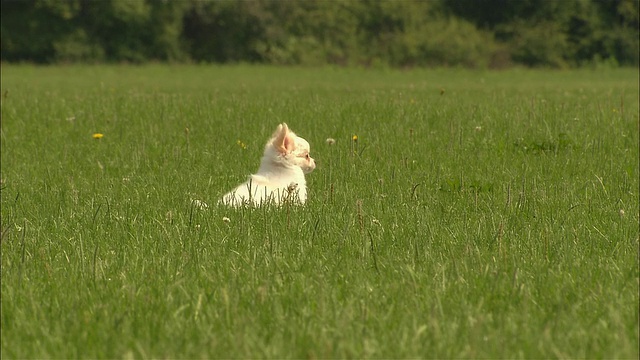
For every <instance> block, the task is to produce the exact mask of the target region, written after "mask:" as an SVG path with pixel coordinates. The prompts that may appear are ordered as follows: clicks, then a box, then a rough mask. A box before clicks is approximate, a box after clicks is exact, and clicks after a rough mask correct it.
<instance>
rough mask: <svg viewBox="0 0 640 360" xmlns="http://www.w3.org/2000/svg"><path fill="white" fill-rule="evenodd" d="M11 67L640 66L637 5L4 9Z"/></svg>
mask: <svg viewBox="0 0 640 360" xmlns="http://www.w3.org/2000/svg"><path fill="white" fill-rule="evenodd" d="M1 4H2V9H1V22H0V27H1V28H0V34H1V39H0V50H1V60H2V61H3V62H33V63H44V64H49V63H61V62H64V63H66V62H72V63H73V62H89V63H110V62H128V63H143V62H149V61H155V62H196V63H200V62H213V63H236V62H246V63H264V64H278V65H325V64H332V65H344V66H351V65H356V66H392V67H414V66H456V67H457V66H460V67H476V68H487V67H488V68H501V67H508V66H512V65H525V66H533V67H554V68H564V67H575V66H585V65H591V64H602V63H605V64H608V65H614V66H618V65H621V66H638V64H639V54H638V53H639V40H638V39H639V31H638V26H639V24H638V19H639V12H640V10H639V1H638V0H382V1H380V0H304V1H293V0H221V1H201V0H97V1H96V0H3V1H2V3H1Z"/></svg>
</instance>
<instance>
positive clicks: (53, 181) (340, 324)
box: [1, 64, 639, 359]
mask: <svg viewBox="0 0 640 360" xmlns="http://www.w3.org/2000/svg"><path fill="white" fill-rule="evenodd" d="M638 96H639V93H638V71H637V69H626V70H625V69H618V70H599V71H591V70H579V71H530V70H509V71H503V72H480V71H466V70H412V71H385V70H371V71H367V70H357V69H350V70H347V69H332V68H326V69H302V68H269V67H249V66H232V67H231V66H230V67H213V66H212V67H209V66H160V65H153V66H143V67H135V66H95V67H90V66H87V67H83V66H65V67H33V66H26V65H23V66H15V65H7V64H3V65H2V131H1V150H2V162H1V165H2V173H1V180H2V186H1V188H2V190H1V191H2V192H1V195H2V203H1V205H2V244H1V249H2V316H1V317H2V340H1V341H2V358H3V359H15V358H336V357H337V358H416V357H419V358H630V359H637V358H638V356H639V354H638V346H639V343H638V337H639V333H638V290H639V285H638V279H639V277H638V275H639V270H638V249H639V243H638V242H639V240H638V233H639V230H638V229H639V223H638V219H639V214H638V212H639V210H638V209H639V204H638V196H639V194H638V186H639V184H638V171H639V170H638V126H639V121H638V119H639V115H638ZM280 122H287V123H288V124H289V126H290V127H291V129H292V130H294V131H295V132H296V133H298V135H301V136H303V137H305V138H306V139H307V140H308V141H309V142H310V143H311V149H312V155H313V156H314V157H315V159H316V160H317V162H318V168H317V169H316V171H315V172H314V173H312V174H310V175H309V176H308V177H307V182H308V185H309V188H310V191H309V200H308V203H307V205H306V206H305V207H304V208H300V207H284V208H282V209H267V208H259V209H239V210H230V209H227V208H223V207H219V206H217V205H216V201H217V199H218V197H219V196H221V195H222V194H223V193H225V192H226V191H228V190H230V189H231V188H232V187H233V186H235V185H237V184H239V183H240V182H242V181H244V180H245V178H246V176H247V175H248V174H249V173H251V172H253V171H255V170H257V167H258V164H259V159H260V157H261V154H262V150H263V146H264V143H265V142H266V140H267V139H268V138H269V136H270V135H271V133H272V132H273V131H274V130H275V128H276V126H277V124H278V123H280ZM97 133H99V134H103V137H102V138H100V139H94V138H93V135H94V134H97ZM354 135H357V141H354V140H353V136H354ZM327 138H334V139H336V143H335V144H334V145H329V144H328V143H327V142H326V139H327ZM194 200H198V201H194ZM199 201H202V202H205V203H207V204H208V205H209V206H208V207H207V208H201V207H200V206H198V205H199ZM225 218H226V219H225ZM223 219H224V220H223ZM227 219H228V221H226V220H227Z"/></svg>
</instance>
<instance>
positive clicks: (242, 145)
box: [236, 139, 247, 150]
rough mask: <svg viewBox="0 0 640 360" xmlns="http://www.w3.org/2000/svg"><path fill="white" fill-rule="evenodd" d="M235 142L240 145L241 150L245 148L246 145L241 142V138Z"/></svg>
mask: <svg viewBox="0 0 640 360" xmlns="http://www.w3.org/2000/svg"><path fill="white" fill-rule="evenodd" d="M236 144H238V146H240V148H242V150H247V145H246V144H245V143H243V142H242V140H240V139H238V141H236Z"/></svg>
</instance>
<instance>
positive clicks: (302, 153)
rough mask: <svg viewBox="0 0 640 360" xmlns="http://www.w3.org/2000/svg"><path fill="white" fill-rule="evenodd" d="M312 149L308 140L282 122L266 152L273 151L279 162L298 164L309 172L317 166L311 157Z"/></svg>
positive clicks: (305, 171)
mask: <svg viewBox="0 0 640 360" xmlns="http://www.w3.org/2000/svg"><path fill="white" fill-rule="evenodd" d="M310 151H311V148H310V146H309V143H308V142H307V140H305V139H303V138H301V137H299V136H297V135H296V134H295V133H294V132H293V131H291V130H289V127H288V126H287V124H285V123H282V124H280V125H278V128H277V129H276V131H275V132H274V133H273V137H272V138H271V140H270V141H269V142H268V143H267V147H266V149H265V154H267V153H268V152H272V153H274V154H275V155H276V156H277V157H278V160H279V161H278V162H282V163H284V164H285V165H292V166H297V167H299V168H300V169H302V171H303V172H304V173H305V174H308V173H310V172H312V171H313V170H314V169H315V168H316V162H315V160H314V159H313V158H312V157H311V155H310ZM274 160H275V159H274Z"/></svg>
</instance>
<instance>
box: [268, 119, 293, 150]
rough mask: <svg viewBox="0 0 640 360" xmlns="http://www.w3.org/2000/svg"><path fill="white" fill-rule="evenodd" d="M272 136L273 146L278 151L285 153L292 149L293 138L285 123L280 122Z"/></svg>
mask: <svg viewBox="0 0 640 360" xmlns="http://www.w3.org/2000/svg"><path fill="white" fill-rule="evenodd" d="M273 137H274V140H273V146H275V148H276V150H278V152H279V153H281V154H283V155H286V154H288V153H290V152H292V151H293V150H294V148H295V139H294V138H293V136H292V133H291V131H289V127H288V126H287V124H285V123H282V124H280V125H278V129H276V132H275V133H274V134H273Z"/></svg>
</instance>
